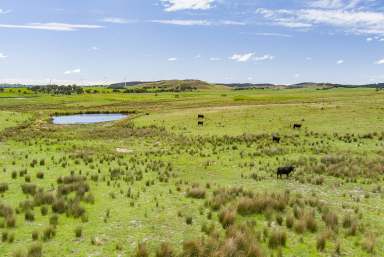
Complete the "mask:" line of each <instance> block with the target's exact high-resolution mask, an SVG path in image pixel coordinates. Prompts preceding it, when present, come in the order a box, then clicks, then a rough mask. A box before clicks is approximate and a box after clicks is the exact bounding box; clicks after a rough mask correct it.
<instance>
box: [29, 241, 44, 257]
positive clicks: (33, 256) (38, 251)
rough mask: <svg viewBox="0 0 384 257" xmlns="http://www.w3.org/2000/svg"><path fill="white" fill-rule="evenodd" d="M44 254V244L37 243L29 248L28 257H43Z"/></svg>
mask: <svg viewBox="0 0 384 257" xmlns="http://www.w3.org/2000/svg"><path fill="white" fill-rule="evenodd" d="M41 256H43V246H42V245H41V244H39V243H35V244H33V245H31V246H30V247H29V248H28V253H27V257H41Z"/></svg>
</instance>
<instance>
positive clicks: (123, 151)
mask: <svg viewBox="0 0 384 257" xmlns="http://www.w3.org/2000/svg"><path fill="white" fill-rule="evenodd" d="M116 152H118V153H133V150H132V149H127V148H116Z"/></svg>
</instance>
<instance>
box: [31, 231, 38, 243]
mask: <svg viewBox="0 0 384 257" xmlns="http://www.w3.org/2000/svg"><path fill="white" fill-rule="evenodd" d="M38 239H39V232H38V231H36V230H35V231H32V240H33V241H37V240H38Z"/></svg>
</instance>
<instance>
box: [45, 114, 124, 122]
mask: <svg viewBox="0 0 384 257" xmlns="http://www.w3.org/2000/svg"><path fill="white" fill-rule="evenodd" d="M126 117H128V115H126V114H120V113H104V114H103V113H102V114H76V115H64V116H53V117H52V122H53V124H57V125H75V124H93V123H100V122H108V121H115V120H121V119H124V118H126Z"/></svg>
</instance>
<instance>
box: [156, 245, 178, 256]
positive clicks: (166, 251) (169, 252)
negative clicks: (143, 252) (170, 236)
mask: <svg viewBox="0 0 384 257" xmlns="http://www.w3.org/2000/svg"><path fill="white" fill-rule="evenodd" d="M174 256H176V254H175V252H174V250H173V249H172V246H171V245H170V244H168V243H162V244H161V245H160V247H159V249H158V250H157V251H156V257H174Z"/></svg>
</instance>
